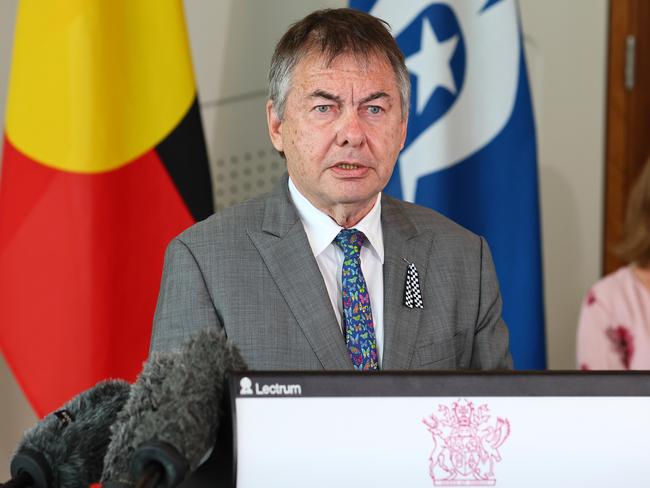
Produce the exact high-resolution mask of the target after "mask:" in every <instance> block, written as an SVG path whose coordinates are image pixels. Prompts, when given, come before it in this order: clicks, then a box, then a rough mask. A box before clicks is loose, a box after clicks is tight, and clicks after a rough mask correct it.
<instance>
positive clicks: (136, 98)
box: [6, 0, 195, 173]
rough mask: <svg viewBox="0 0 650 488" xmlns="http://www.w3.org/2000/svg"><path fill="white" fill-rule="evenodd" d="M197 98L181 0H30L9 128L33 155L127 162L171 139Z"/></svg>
mask: <svg viewBox="0 0 650 488" xmlns="http://www.w3.org/2000/svg"><path fill="white" fill-rule="evenodd" d="M194 97H195V85H194V76H193V73H192V63H191V59H190V50H189V42H188V38H187V31H186V28H185V18H184V14H183V6H182V3H181V0H109V1H106V0H66V1H63V2H53V1H51V0H29V1H23V2H20V6H19V10H18V17H17V21H16V32H15V36H14V48H13V59H12V68H11V74H10V79H9V95H8V100H7V120H6V131H7V136H8V138H9V139H10V140H11V142H12V143H13V144H14V145H15V146H16V147H17V148H18V149H19V150H20V151H21V152H23V153H24V154H26V155H27V156H29V157H30V158H32V159H34V160H36V161H38V162H40V163H42V164H45V165H47V166H50V167H53V168H57V169H60V170H64V171H71V172H78V173H98V172H105V171H110V170H113V169H116V168H119V167H120V166H123V165H125V164H127V163H128V162H129V161H131V160H133V159H134V158H136V157H138V156H140V155H141V154H143V153H144V152H146V151H148V150H149V149H151V148H152V147H154V146H155V145H156V144H158V143H159V142H160V141H161V140H163V139H164V138H165V137H166V136H167V135H168V134H169V132H171V130H173V129H174V127H175V126H176V125H177V124H178V123H179V122H180V120H181V119H182V118H183V116H184V115H185V113H186V112H187V110H188V109H189V108H190V105H191V103H192V102H193V100H194Z"/></svg>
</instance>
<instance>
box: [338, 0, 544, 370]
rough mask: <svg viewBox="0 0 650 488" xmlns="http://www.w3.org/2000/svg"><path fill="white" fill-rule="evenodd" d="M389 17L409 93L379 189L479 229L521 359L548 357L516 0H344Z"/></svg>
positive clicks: (538, 363)
mask: <svg viewBox="0 0 650 488" xmlns="http://www.w3.org/2000/svg"><path fill="white" fill-rule="evenodd" d="M350 4H351V7H353V8H357V9H360V10H364V11H366V12H369V13H371V14H372V15H374V16H376V17H379V18H380V19H383V20H385V21H386V22H388V23H389V24H390V25H391V29H392V32H393V35H394V36H395V38H396V40H397V43H398V44H399V46H400V47H401V49H402V51H403V52H404V55H405V57H406V66H407V68H408V70H409V74H410V79H411V85H412V92H411V100H410V104H411V110H410V114H409V127H408V135H407V138H406V144H405V146H404V150H403V151H402V153H401V155H400V157H399V159H398V161H397V165H396V167H395V172H394V173H393V177H392V179H391V180H390V182H389V183H388V186H387V187H386V192H387V193H389V194H391V195H393V196H395V197H397V198H402V199H404V200H408V201H411V202H416V203H418V204H420V205H424V206H427V207H430V208H433V209H435V210H437V211H439V212H441V213H443V214H445V215H446V216H448V217H450V218H451V219H453V220H455V221H456V222H458V223H460V224H461V225H463V226H465V227H467V228H468V229H470V230H472V231H473V232H475V233H477V234H480V235H483V236H485V238H486V239H487V241H488V243H489V244H490V249H491V250H492V254H493V256H494V262H495V266H496V269H497V275H498V277H499V282H500V285H501V294H502V296H503V302H504V309H503V317H504V319H505V321H506V323H507V324H508V326H509V329H510V334H511V335H510V337H511V343H510V344H511V350H512V354H513V359H514V363H515V367H516V368H518V369H543V368H545V366H546V352H545V340H544V305H543V298H542V266H541V249H540V247H541V246H540V224H539V204H538V188H537V161H536V143H535V126H534V122H533V111H532V106H531V99H530V93H529V87H528V77H527V73H526V63H525V58H524V49H523V46H522V38H521V33H520V29H519V19H518V12H517V4H516V2H515V0H439V1H436V2H431V1H425V0H422V1H421V2H417V1H408V2H404V1H401V2H397V1H394V0H365V1H364V0H351V2H350Z"/></svg>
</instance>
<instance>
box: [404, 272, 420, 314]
mask: <svg viewBox="0 0 650 488" xmlns="http://www.w3.org/2000/svg"><path fill="white" fill-rule="evenodd" d="M404 305H406V306H407V307H408V308H424V306H423V305H422V292H421V291H420V275H419V274H418V269H417V268H416V267H415V264H413V263H409V265H408V268H407V270H406V287H405V288H404Z"/></svg>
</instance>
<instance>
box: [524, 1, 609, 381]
mask: <svg viewBox="0 0 650 488" xmlns="http://www.w3.org/2000/svg"><path fill="white" fill-rule="evenodd" d="M519 3H520V7H521V17H522V22H523V28H524V34H525V39H526V54H527V56H528V64H529V71H530V75H531V76H530V77H531V82H532V91H533V103H534V108H535V115H536V122H537V137H538V144H539V174H540V186H541V210H542V233H543V253H544V280H545V283H544V290H545V296H546V337H547V343H548V348H547V350H548V358H549V363H548V364H549V367H550V368H551V369H570V368H574V367H575V353H574V351H575V328H576V323H577V320H578V312H579V309H580V302H581V300H582V297H583V296H584V294H585V293H586V291H587V289H588V288H589V286H590V285H591V284H592V283H593V282H594V281H595V280H596V279H598V278H599V277H600V273H601V264H600V263H601V255H602V235H603V209H604V167H605V166H604V165H605V163H604V161H605V155H604V148H605V115H606V70H607V23H608V2H607V0H571V1H570V2H567V1H565V0H544V1H543V2H542V1H539V0H519Z"/></svg>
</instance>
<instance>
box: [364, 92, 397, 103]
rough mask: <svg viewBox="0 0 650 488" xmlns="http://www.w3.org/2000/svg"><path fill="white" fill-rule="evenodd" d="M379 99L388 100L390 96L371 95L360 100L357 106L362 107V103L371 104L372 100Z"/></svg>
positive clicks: (378, 93)
mask: <svg viewBox="0 0 650 488" xmlns="http://www.w3.org/2000/svg"><path fill="white" fill-rule="evenodd" d="M379 98H390V95H389V94H388V93H386V92H375V93H371V94H370V95H368V96H367V97H366V98H364V99H362V100H360V101H359V105H363V104H364V103H368V102H372V101H373V100H377V99H379Z"/></svg>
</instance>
